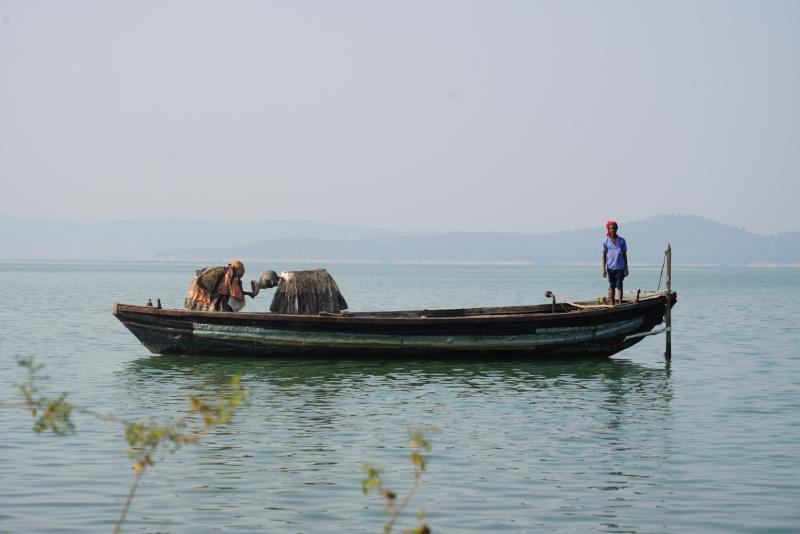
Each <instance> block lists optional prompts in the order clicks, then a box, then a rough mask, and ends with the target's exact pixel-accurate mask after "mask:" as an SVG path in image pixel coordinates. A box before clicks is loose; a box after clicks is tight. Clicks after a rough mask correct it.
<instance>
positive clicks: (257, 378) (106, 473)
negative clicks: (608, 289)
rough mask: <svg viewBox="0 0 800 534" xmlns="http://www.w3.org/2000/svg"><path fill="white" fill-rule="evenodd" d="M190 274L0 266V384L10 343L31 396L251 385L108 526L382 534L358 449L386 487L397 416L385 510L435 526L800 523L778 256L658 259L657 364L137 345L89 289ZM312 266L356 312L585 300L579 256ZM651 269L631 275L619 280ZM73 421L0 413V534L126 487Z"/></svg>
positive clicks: (131, 404) (127, 293)
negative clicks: (665, 291) (411, 434)
mask: <svg viewBox="0 0 800 534" xmlns="http://www.w3.org/2000/svg"><path fill="white" fill-rule="evenodd" d="M195 267H197V266H196V265H189V264H185V265H176V264H169V265H162V264H96V263H95V264H91V263H69V264H56V263H33V264H30V263H13V262H5V263H0V284H2V287H4V288H5V291H4V294H5V295H6V296H5V300H4V305H3V306H2V307H0V400H9V399H12V398H13V397H14V395H15V390H14V383H15V382H19V381H21V380H22V379H23V378H24V375H23V374H22V372H21V370H20V369H18V368H17V366H16V364H15V362H14V358H15V357H17V356H24V357H30V356H35V357H36V358H37V359H38V360H39V361H40V362H41V363H44V364H46V369H45V370H46V372H47V374H48V375H49V377H50V378H49V380H48V381H47V382H46V383H45V385H46V386H47V389H48V391H51V392H61V391H66V392H68V393H69V397H68V398H69V399H70V400H71V401H72V402H73V403H75V404H80V405H84V406H91V407H93V408H94V409H96V410H99V411H103V412H112V413H115V414H117V415H120V416H127V417H132V418H139V419H146V418H155V419H159V420H164V421H169V420H173V419H176V418H177V417H179V416H180V415H181V414H182V413H183V412H184V410H185V408H186V406H187V404H186V397H187V395H189V394H194V393H201V394H202V393H205V394H208V393H213V392H214V391H216V390H217V389H218V388H219V387H220V385H221V384H224V383H225V382H226V381H227V380H228V379H229V377H230V376H231V375H233V374H237V373H238V374H241V375H242V379H243V382H244V383H245V385H246V386H247V388H249V390H250V392H251V395H252V402H251V404H250V406H249V407H247V408H245V409H244V410H243V411H241V412H240V413H239V414H238V415H237V418H236V419H235V421H234V423H233V424H231V425H230V426H228V427H225V428H223V429H221V430H219V431H218V432H216V433H214V434H213V435H211V436H209V437H208V438H207V439H206V440H204V441H203V443H202V444H200V445H195V446H187V447H186V448H184V449H182V450H180V451H179V452H177V453H176V454H174V455H170V456H167V457H166V458H165V459H164V461H163V462H161V463H159V464H158V465H157V466H156V467H155V468H154V469H152V470H151V471H149V472H148V473H147V474H146V476H145V478H144V480H143V483H142V486H141V488H140V490H139V493H138V495H137V497H136V500H135V502H134V505H133V508H132V510H131V512H130V515H129V519H128V521H127V523H126V525H125V530H126V532H173V533H178V532H181V533H189V532H221V531H226V532H227V531H235V532H277V533H298V532H305V533H317V532H381V528H382V525H383V519H384V508H383V505H382V503H381V502H379V501H378V500H377V498H376V497H365V496H363V495H362V494H361V489H360V481H361V478H362V473H361V471H360V469H361V466H362V465H363V463H365V462H371V463H374V464H378V465H381V466H382V467H384V468H385V470H386V477H385V478H386V481H387V485H388V486H389V487H391V488H392V489H394V490H396V491H398V492H399V493H401V494H403V493H404V492H405V491H406V490H407V488H408V487H409V484H410V481H411V471H410V465H409V463H408V460H407V454H408V451H407V450H406V449H404V446H405V444H406V432H407V429H408V428H410V427H413V426H417V425H435V426H437V427H439V429H440V431H439V432H438V433H435V434H432V435H431V438H432V440H433V446H434V450H433V453H432V455H431V462H430V465H429V469H428V471H426V473H425V475H424V481H423V486H422V489H421V491H420V493H419V494H418V496H417V498H416V499H415V500H414V501H413V502H412V504H411V506H410V513H409V514H408V516H407V517H406V520H405V521H404V522H401V526H402V527H409V526H413V525H414V516H415V514H416V512H417V511H418V510H420V509H421V508H425V509H426V510H427V517H428V523H429V524H430V525H431V526H432V527H433V530H434V532H441V533H445V532H447V533H457V532H554V531H560V532H585V531H600V532H797V531H798V529H800V505H798V503H800V393H799V392H798V389H799V386H800V328H798V326H799V325H798V313H800V269H711V268H702V269H701V268H697V269H692V268H679V269H675V272H674V279H675V283H674V285H675V287H676V288H677V290H678V292H679V302H678V306H677V307H676V308H675V310H674V316H673V317H674V327H675V334H674V337H673V346H674V348H673V351H674V352H673V354H674V357H673V363H672V365H671V366H669V367H668V366H665V364H664V362H663V360H662V356H661V354H662V352H663V344H664V339H663V337H661V336H656V337H651V338H647V339H646V340H644V341H643V342H642V343H640V344H638V345H636V346H635V347H633V348H632V349H629V350H628V351H626V352H623V353H622V354H620V355H618V356H617V357H615V358H613V359H611V360H608V361H602V362H597V361H593V362H572V363H569V362H561V363H520V362H505V363H495V364H483V363H477V362H469V363H453V362H422V361H400V362H393V363H392V362H388V363H381V362H378V361H367V362H364V361H344V362H324V361H318V360H317V361H305V362H304V361H288V360H280V361H254V360H244V359H226V360H223V359H208V358H206V359H203V358H188V357H161V356H152V355H150V354H149V353H148V352H147V350H146V349H144V348H143V347H142V346H141V345H140V344H139V343H138V341H136V339H135V338H134V337H133V336H132V335H131V334H130V333H129V332H128V331H127V330H125V328H124V327H123V326H122V325H121V324H120V323H118V322H117V321H116V319H114V317H113V316H112V315H111V304H112V302H113V301H120V302H132V303H144V302H145V301H146V300H147V298H153V300H154V301H155V298H156V297H161V299H162V301H163V302H164V305H165V306H170V307H172V306H180V305H181V304H182V299H183V294H184V292H185V290H186V288H187V286H188V283H189V280H190V278H191V274H192V269H193V268H195ZM267 267H268V266H266V265H248V268H249V269H250V273H249V274H253V273H257V272H260V271H261V270H263V269H264V268H267ZM269 267H270V268H274V269H276V270H284V269H289V268H296V267H306V268H307V267H308V266H307V265H288V264H287V265H283V264H282V265H270V266H269ZM329 270H330V271H331V272H332V274H333V275H334V276H335V277H336V279H337V281H338V282H339V285H340V287H341V289H342V292H343V293H344V294H345V296H346V297H347V299H348V301H349V303H350V307H351V309H354V310H356V309H357V310H365V309H393V308H394V309H396V308H409V307H447V306H472V305H475V306H479V305H503V304H520V303H536V302H544V301H545V299H544V298H543V296H542V293H543V292H544V291H545V290H546V289H552V290H554V291H555V292H556V293H558V294H561V295H566V296H569V297H572V298H593V297H596V296H598V295H600V294H602V293H603V280H602V278H600V277H599V274H598V271H599V268H589V267H565V268H553V267H529V266H418V265H413V266H412V265H401V266H386V265H332V266H329ZM657 281H658V270H657V269H652V268H649V269H645V268H639V269H635V270H634V271H633V272H632V274H631V277H630V278H629V279H628V281H627V282H626V285H627V288H629V289H634V288H636V287H641V288H649V289H650V288H654V287H655V285H656V284H657ZM269 298H271V292H270V293H269V294H267V295H266V296H264V295H261V296H259V298H258V299H256V300H255V301H254V303H249V304H248V306H249V309H250V310H251V311H252V310H254V309H255V310H259V309H260V310H263V309H265V308H266V307H267V305H268V302H269ZM75 422H76V424H77V427H78V432H77V434H75V435H73V436H68V437H54V436H49V435H41V436H37V435H35V434H34V433H33V432H32V431H31V421H30V417H29V416H28V414H27V413H26V412H25V411H24V410H22V409H19V408H10V407H0V435H1V436H2V439H0V531H3V530H8V531H10V532H15V533H16V532H108V531H110V530H111V529H112V528H113V525H114V522H115V520H116V517H117V514H118V512H119V510H120V508H121V506H122V503H123V502H124V499H125V496H126V494H127V491H128V487H129V484H130V482H131V480H132V471H131V470H130V461H129V459H128V458H127V456H126V448H125V444H124V441H123V439H122V435H121V432H120V429H119V428H118V427H116V426H114V425H113V424H110V423H105V422H101V421H97V420H95V419H93V418H91V417H87V416H82V415H77V416H76V417H75ZM398 531H399V530H398Z"/></svg>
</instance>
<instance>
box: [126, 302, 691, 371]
mask: <svg viewBox="0 0 800 534" xmlns="http://www.w3.org/2000/svg"><path fill="white" fill-rule="evenodd" d="M666 299H667V296H666V295H656V296H654V297H650V298H648V299H643V300H642V301H640V302H637V303H633V302H632V303H627V304H623V305H621V306H617V307H613V308H611V307H606V308H600V309H586V310H581V309H573V310H565V309H564V308H563V306H562V309H561V311H559V312H556V313H548V312H546V311H545V310H546V309H547V310H549V306H527V307H524V306H523V307H514V308H511V307H508V308H484V309H476V310H430V311H428V310H422V311H418V312H396V314H393V313H392V312H382V313H376V314H364V313H362V314H344V315H320V316H317V315H282V314H271V313H226V312H191V311H185V310H169V309H156V308H152V307H146V306H132V305H126V304H115V305H114V315H115V316H116V317H117V318H118V319H119V320H120V321H121V322H122V323H123V324H124V325H125V326H126V327H127V328H128V329H129V330H130V331H131V332H132V333H133V334H134V335H135V336H136V337H137V338H138V339H139V340H140V341H141V342H142V344H144V345H145V346H146V347H147V348H148V349H149V350H150V351H151V352H153V353H156V354H193V355H215V356H225V355H230V356H251V357H286V356H301V357H335V358H352V357H360V356H368V357H382V356H393V357H397V356H407V357H436V358H442V357H476V358H487V357H489V358H491V357H501V356H510V357H519V358H540V357H541V358H546V357H555V358H574V357H583V358H585V357H608V356H610V355H612V354H615V353H617V352H620V351H621V350H624V349H626V348H628V347H630V346H631V345H634V344H635V343H637V342H638V341H640V340H641V339H642V338H641V337H630V336H636V335H637V334H642V333H646V332H649V331H650V330H651V329H652V328H653V327H655V326H656V325H658V324H659V323H661V322H662V320H663V314H664V310H665V305H666ZM671 300H672V302H673V303H674V301H675V300H676V297H675V294H674V293H673V294H672V299H671Z"/></svg>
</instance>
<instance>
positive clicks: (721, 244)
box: [0, 215, 800, 265]
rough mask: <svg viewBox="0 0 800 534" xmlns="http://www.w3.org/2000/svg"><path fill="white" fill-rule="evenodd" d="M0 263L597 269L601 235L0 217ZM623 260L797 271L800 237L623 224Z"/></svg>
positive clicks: (694, 220)
mask: <svg viewBox="0 0 800 534" xmlns="http://www.w3.org/2000/svg"><path fill="white" fill-rule="evenodd" d="M0 224H1V225H2V228H3V231H2V233H0V257H2V258H33V259H37V258H38V259H107V260H108V259H110V260H125V259H136V260H154V259H164V260H198V261H201V260H202V261H209V262H221V261H225V260H227V259H229V258H231V257H239V258H242V259H244V260H272V261H274V260H283V261H285V260H314V261H320V262H324V261H380V262H525V263H536V264H557V263H589V264H593V263H599V261H600V252H601V249H600V243H601V241H602V238H603V231H602V228H600V229H586V230H573V231H564V232H555V233H548V234H532V233H531V234H528V233H481V232H449V233H440V234H415V235H404V234H401V233H398V232H392V231H389V230H382V229H378V228H370V227H360V226H336V225H328V224H322V223H313V222H309V221H267V222H261V223H223V222H211V221H192V220H172V219H163V220H148V221H118V222H112V223H103V224H100V223H97V224H89V223H70V222H63V221H46V220H25V219H11V218H0ZM620 233H621V235H623V236H624V237H625V238H626V239H627V240H628V244H629V247H630V259H631V262H632V263H639V264H642V263H645V264H660V262H661V258H662V254H663V250H664V246H665V244H666V243H667V241H670V242H671V243H672V246H673V250H674V261H675V263H676V264H684V265H686V264H707V265H752V264H793V265H800V232H790V233H784V234H778V235H762V234H754V233H752V232H748V231H746V230H744V229H742V228H736V227H732V226H726V225H723V224H720V223H718V222H715V221H712V220H709V219H705V218H702V217H697V216H687V215H661V216H657V217H651V218H648V219H644V220H642V221H634V222H628V223H623V224H622V226H621V228H620Z"/></svg>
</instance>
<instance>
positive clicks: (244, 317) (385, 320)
mask: <svg viewBox="0 0 800 534" xmlns="http://www.w3.org/2000/svg"><path fill="white" fill-rule="evenodd" d="M676 297H677V293H676V292H674V291H673V292H672V301H673V304H674V302H675V301H676ZM666 298H667V293H666V292H663V293H656V294H650V295H646V296H643V297H641V299H640V300H639V301H638V302H625V303H623V304H619V305H617V306H603V307H599V306H598V305H596V304H594V303H591V302H576V303H574V304H578V305H586V306H591V305H592V304H594V306H598V307H590V308H586V309H580V308H577V309H573V310H567V311H561V312H556V313H553V312H551V311H530V312H508V313H503V314H483V315H481V314H477V313H476V314H474V315H454V316H438V317H437V316H435V315H434V316H425V315H424V314H425V313H432V314H436V313H444V312H469V311H478V310H492V311H500V310H503V309H515V308H526V307H530V308H542V307H544V308H547V307H549V306H550V305H549V304H534V305H530V306H504V307H486V308H437V309H430V310H398V311H395V312H391V311H388V312H376V313H380V314H381V315H377V316H376V315H368V314H369V313H370V312H357V313H358V315H355V314H349V313H344V314H341V315H335V314H315V315H311V314H308V315H300V314H297V315H294V314H281V313H271V312H219V311H192V310H183V309H176V308H154V307H151V306H138V305H135V304H124V303H116V302H115V303H114V306H113V313H114V315H115V316H117V315H118V314H120V313H123V314H125V313H127V314H134V315H149V316H162V317H165V318H180V319H183V320H186V321H198V320H199V321H203V320H204V319H215V320H220V319H221V320H223V321H224V322H229V321H234V322H242V321H246V322H251V321H252V322H256V323H263V322H278V323H283V322H286V323H290V322H291V323H297V322H316V323H333V324H337V323H339V324H341V323H347V324H384V325H390V324H404V325H417V324H435V323H444V324H473V323H507V322H518V321H520V320H529V321H544V322H549V321H556V320H558V321H561V320H564V319H567V318H569V319H570V320H580V319H582V318H594V317H598V316H606V315H607V316H614V315H618V314H621V313H624V312H628V311H634V310H641V309H643V308H650V307H652V306H658V305H663V304H664V301H665V300H666ZM557 305H561V303H559V304H557ZM567 305H570V303H567ZM390 313H398V314H419V315H413V316H403V315H388V314H390Z"/></svg>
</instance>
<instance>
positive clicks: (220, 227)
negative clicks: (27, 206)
mask: <svg viewBox="0 0 800 534" xmlns="http://www.w3.org/2000/svg"><path fill="white" fill-rule="evenodd" d="M395 234H396V232H392V231H391V230H385V229H379V228H369V227H366V226H342V225H332V224H323V223H317V222H311V221H303V220H283V221H263V222H254V223H230V222H217V221H206V220H191V219H148V220H139V221H136V220H128V221H113V222H104V223H81V222H74V221H63V220H57V219H23V218H17V217H3V216H0V258H4V259H17V258H24V259H65V260H80V259H83V260H153V259H159V254H158V251H163V250H173V249H185V248H194V247H204V248H208V247H214V246H218V247H221V248H224V247H231V246H240V245H247V244H248V243H252V242H253V241H257V240H263V239H277V238H286V239H304V238H317V239H332V240H348V239H363V238H369V237H376V236H386V235H395Z"/></svg>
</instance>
